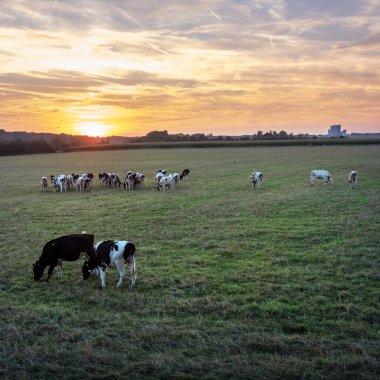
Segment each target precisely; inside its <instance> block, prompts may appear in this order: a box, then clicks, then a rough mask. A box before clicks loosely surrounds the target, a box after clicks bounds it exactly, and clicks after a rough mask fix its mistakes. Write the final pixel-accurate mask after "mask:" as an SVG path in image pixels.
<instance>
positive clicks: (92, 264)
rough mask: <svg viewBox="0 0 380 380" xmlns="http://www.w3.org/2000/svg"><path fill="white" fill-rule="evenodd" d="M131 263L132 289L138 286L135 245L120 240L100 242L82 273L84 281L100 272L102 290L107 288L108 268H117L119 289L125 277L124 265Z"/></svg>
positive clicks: (86, 262)
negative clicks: (94, 273) (92, 274)
mask: <svg viewBox="0 0 380 380" xmlns="http://www.w3.org/2000/svg"><path fill="white" fill-rule="evenodd" d="M127 262H129V266H130V271H131V276H132V284H131V288H134V287H135V286H136V277H137V274H136V246H135V244H134V243H131V242H128V241H120V240H104V241H100V242H98V243H97V244H96V245H95V247H94V253H93V255H92V256H91V257H90V259H89V260H88V261H87V260H86V261H85V263H84V265H83V267H82V272H83V279H84V280H87V279H88V278H89V277H90V274H91V273H93V272H96V271H97V272H98V273H99V276H100V281H101V286H102V288H105V287H106V282H105V279H106V270H107V267H109V266H110V267H116V268H117V270H118V271H119V274H120V278H119V281H118V283H117V287H120V286H121V285H122V283H123V279H124V277H125V270H124V265H125V264H126V263H127Z"/></svg>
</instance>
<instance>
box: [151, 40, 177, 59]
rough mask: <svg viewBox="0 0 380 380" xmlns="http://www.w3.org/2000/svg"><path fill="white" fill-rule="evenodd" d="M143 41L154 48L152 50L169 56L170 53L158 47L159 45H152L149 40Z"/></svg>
mask: <svg viewBox="0 0 380 380" xmlns="http://www.w3.org/2000/svg"><path fill="white" fill-rule="evenodd" d="M144 42H145V43H146V44H148V45H149V46H150V47H151V48H152V49H154V50H156V51H158V52H160V53H162V54H166V55H169V56H171V54H170V53H168V52H167V51H165V50H162V49H160V48H159V47H157V46H155V45H153V44H152V43H151V42H149V41H148V40H144Z"/></svg>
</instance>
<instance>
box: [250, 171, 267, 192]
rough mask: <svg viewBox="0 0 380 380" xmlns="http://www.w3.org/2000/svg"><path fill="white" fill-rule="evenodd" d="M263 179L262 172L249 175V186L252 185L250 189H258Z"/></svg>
mask: <svg viewBox="0 0 380 380" xmlns="http://www.w3.org/2000/svg"><path fill="white" fill-rule="evenodd" d="M263 179H264V174H263V173H262V172H253V173H252V174H251V184H252V189H254V188H256V186H257V188H259V187H260V184H261V182H263Z"/></svg>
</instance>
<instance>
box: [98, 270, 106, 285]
mask: <svg viewBox="0 0 380 380" xmlns="http://www.w3.org/2000/svg"><path fill="white" fill-rule="evenodd" d="M98 270H99V276H100V282H101V285H102V289H104V288H105V287H106V270H107V267H106V266H102V267H98Z"/></svg>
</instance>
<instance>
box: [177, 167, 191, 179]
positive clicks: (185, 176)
mask: <svg viewBox="0 0 380 380" xmlns="http://www.w3.org/2000/svg"><path fill="white" fill-rule="evenodd" d="M189 177H190V170H189V169H183V171H182V173H181V175H180V176H179V179H180V180H183V179H189Z"/></svg>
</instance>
